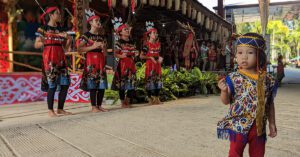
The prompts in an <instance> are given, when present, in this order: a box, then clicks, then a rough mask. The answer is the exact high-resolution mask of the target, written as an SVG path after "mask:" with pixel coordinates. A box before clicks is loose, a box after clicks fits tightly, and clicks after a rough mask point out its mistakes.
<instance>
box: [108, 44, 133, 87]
mask: <svg viewBox="0 0 300 157" xmlns="http://www.w3.org/2000/svg"><path fill="white" fill-rule="evenodd" d="M137 52H138V51H137V50H136V47H135V44H134V43H133V41H131V40H130V41H125V40H122V39H120V40H119V41H118V42H117V43H116V44H115V53H116V54H120V55H122V54H124V53H125V54H126V55H127V57H126V58H120V59H118V66H117V70H116V71H115V75H114V79H113V83H112V87H111V88H112V89H113V90H134V89H135V88H136V67H135V61H134V59H135V54H136V53H137Z"/></svg>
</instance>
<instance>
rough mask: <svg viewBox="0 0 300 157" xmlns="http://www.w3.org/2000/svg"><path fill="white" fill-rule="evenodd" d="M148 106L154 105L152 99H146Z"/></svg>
mask: <svg viewBox="0 0 300 157" xmlns="http://www.w3.org/2000/svg"><path fill="white" fill-rule="evenodd" d="M148 105H154V99H153V97H150V98H148Z"/></svg>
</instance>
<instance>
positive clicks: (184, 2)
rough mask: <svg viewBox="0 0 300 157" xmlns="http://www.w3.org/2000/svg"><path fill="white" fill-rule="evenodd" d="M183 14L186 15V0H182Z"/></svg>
mask: <svg viewBox="0 0 300 157" xmlns="http://www.w3.org/2000/svg"><path fill="white" fill-rule="evenodd" d="M182 14H183V15H186V1H183V2H182Z"/></svg>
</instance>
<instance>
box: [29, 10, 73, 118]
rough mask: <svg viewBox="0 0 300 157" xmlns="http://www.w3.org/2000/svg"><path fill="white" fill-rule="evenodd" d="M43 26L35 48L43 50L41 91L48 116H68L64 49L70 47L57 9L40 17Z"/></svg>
mask: <svg viewBox="0 0 300 157" xmlns="http://www.w3.org/2000/svg"><path fill="white" fill-rule="evenodd" d="M41 20H42V21H43V23H44V25H43V26H41V27H40V28H39V29H38V30H37V33H36V34H37V38H36V41H35V45H34V46H35V48H41V47H44V48H43V65H42V69H43V77H42V90H43V91H47V103H48V109H49V112H48V115H49V116H50V117H57V114H63V115H69V114H71V113H70V112H66V111H65V110H64V109H63V108H64V103H65V100H66V97H67V93H68V88H69V85H70V75H69V73H68V69H67V62H66V56H65V49H67V48H68V47H69V46H70V42H71V39H70V37H69V36H68V35H67V33H66V32H65V31H64V30H63V29H62V27H60V25H59V22H60V21H61V13H60V10H59V9H58V8H57V7H49V8H47V9H46V11H45V12H44V13H43V14H42V15H41ZM55 91H60V93H59V95H58V109H57V114H56V113H55V112H54V110H53V104H54V95H55Z"/></svg>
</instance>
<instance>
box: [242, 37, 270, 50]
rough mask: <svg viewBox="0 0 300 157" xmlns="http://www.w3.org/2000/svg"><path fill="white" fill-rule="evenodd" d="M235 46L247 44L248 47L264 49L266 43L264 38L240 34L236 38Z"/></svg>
mask: <svg viewBox="0 0 300 157" xmlns="http://www.w3.org/2000/svg"><path fill="white" fill-rule="evenodd" d="M237 46H248V47H253V48H257V49H261V50H264V49H265V46H266V45H265V41H264V40H262V39H259V38H257V37H252V36H240V37H239V38H238V39H237Z"/></svg>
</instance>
